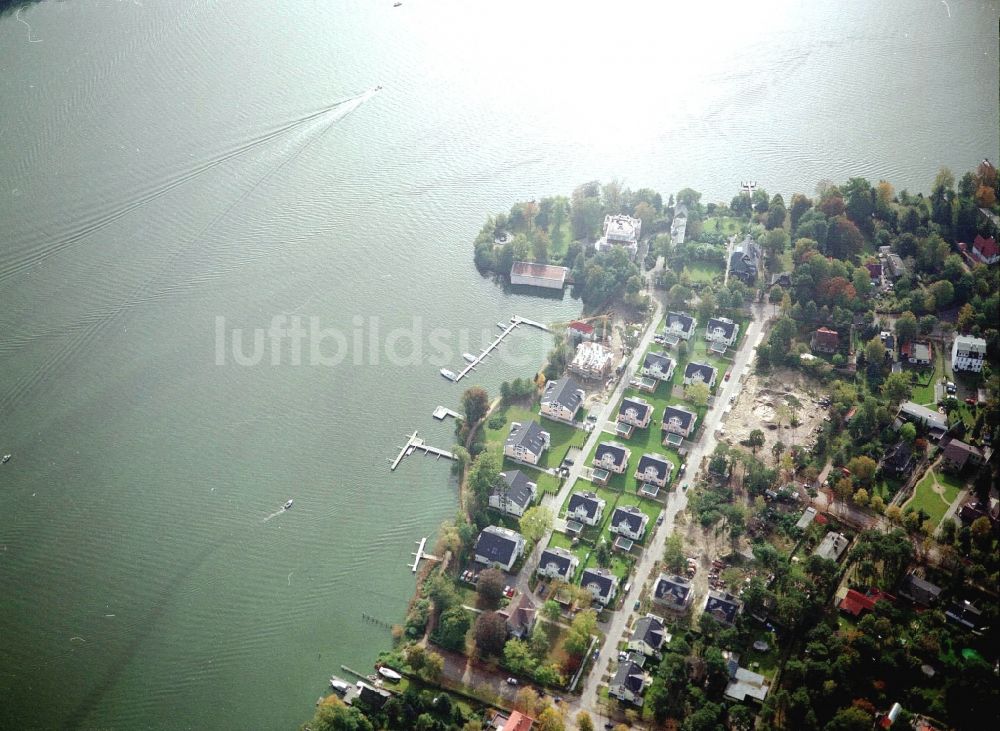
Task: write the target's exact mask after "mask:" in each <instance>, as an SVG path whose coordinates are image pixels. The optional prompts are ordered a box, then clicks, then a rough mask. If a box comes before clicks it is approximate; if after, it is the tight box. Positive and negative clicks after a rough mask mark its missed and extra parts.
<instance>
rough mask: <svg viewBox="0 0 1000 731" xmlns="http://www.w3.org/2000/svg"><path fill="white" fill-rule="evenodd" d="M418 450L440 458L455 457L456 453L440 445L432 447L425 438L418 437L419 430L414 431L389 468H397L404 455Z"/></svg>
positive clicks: (406, 455) (407, 455)
mask: <svg viewBox="0 0 1000 731" xmlns="http://www.w3.org/2000/svg"><path fill="white" fill-rule="evenodd" d="M416 450H420V451H422V452H423V453H424V454H433V455H434V456H435V457H437V458H439V459H440V458H441V457H444V458H445V459H455V455H454V454H452V453H451V452H449V451H448V450H446V449H441V448H439V447H432V446H431V445H429V444H427V443H426V442H425V441H424V440H423V439H421V438H420V437H418V436H417V432H413V434H411V435H410V438H409V439H407V440H406V444H404V445H403V447H402V449H400V450H399V454H397V455H396V459H394V460H393V461H392V465H391V466H390V467H389V469H390V470H395V469H396V468H397V467H399V463H400V462H402V461H403V457H409V456H410V455H411V454H413V452H414V451H416Z"/></svg>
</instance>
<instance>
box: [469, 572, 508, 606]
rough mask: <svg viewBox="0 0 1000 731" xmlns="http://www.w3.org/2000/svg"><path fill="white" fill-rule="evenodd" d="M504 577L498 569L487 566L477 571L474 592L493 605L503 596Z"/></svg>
mask: <svg viewBox="0 0 1000 731" xmlns="http://www.w3.org/2000/svg"><path fill="white" fill-rule="evenodd" d="M505 583H506V577H505V576H504V575H503V573H502V572H501V571H500V570H499V569H494V568H489V569H485V570H483V571H481V572H480V573H479V580H478V581H477V582H476V592H477V593H478V594H479V596H480V597H482V598H483V601H485V602H486V603H487V604H488V605H489V606H491V607H495V606H497V604H499V603H500V599H502V598H503V589H504V585H505Z"/></svg>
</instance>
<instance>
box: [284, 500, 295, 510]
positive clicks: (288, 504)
mask: <svg viewBox="0 0 1000 731" xmlns="http://www.w3.org/2000/svg"><path fill="white" fill-rule="evenodd" d="M294 502H295V501H294V500H289V501H288V502H287V503H285V504H284V505H282V506H281V509H282V510H288V509H289V508H290V507H292V503H294Z"/></svg>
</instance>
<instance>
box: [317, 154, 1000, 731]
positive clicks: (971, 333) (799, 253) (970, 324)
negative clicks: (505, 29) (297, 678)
mask: <svg viewBox="0 0 1000 731" xmlns="http://www.w3.org/2000/svg"><path fill="white" fill-rule="evenodd" d="M998 193H1000V187H998V176H997V171H996V169H995V167H994V166H993V165H992V163H990V162H989V161H988V160H984V161H983V162H982V163H981V164H980V165H979V166H978V167H977V168H976V169H975V170H972V171H969V172H967V173H965V174H964V175H962V176H961V177H960V178H958V179H956V178H955V176H954V175H953V174H952V173H951V172H950V171H948V170H941V171H940V173H939V174H938V175H937V176H936V178H935V179H934V180H933V182H932V185H931V188H930V194H929V195H924V194H923V193H917V194H912V193H909V192H907V191H905V190H900V191H896V190H895V189H894V188H893V186H892V185H891V183H889V182H887V181H878V182H876V183H872V182H871V181H868V180H865V179H864V178H851V179H849V180H847V181H844V182H840V183H834V182H830V181H823V182H821V183H820V184H819V185H817V186H816V187H815V190H814V191H813V192H812V193H810V194H804V193H793V194H792V195H790V197H789V198H788V199H787V202H786V200H785V198H784V197H783V196H782V195H781V194H774V195H769V194H768V193H767V192H766V191H765V190H763V189H762V188H760V187H758V186H756V185H752V184H747V185H746V186H744V188H743V189H742V190H738V192H737V193H736V194H735V196H734V197H733V198H732V199H731V200H730V201H729V202H728V203H725V202H718V203H705V202H703V201H702V199H701V198H702V197H701V195H700V194H699V193H698V192H696V191H694V190H691V189H684V190H681V191H679V192H678V193H676V194H674V195H670V196H668V197H667V199H666V201H664V200H663V198H662V196H661V195H660V194H659V193H656V192H654V191H652V190H649V189H641V190H638V191H631V190H629V189H628V188H626V187H624V186H622V185H621V184H619V183H617V182H612V183H610V184H606V185H601V184H599V183H596V182H591V183H586V184H584V185H581V186H579V187H578V188H577V189H576V190H575V191H573V192H572V194H571V195H570V196H569V197H553V198H544V199H541V200H540V201H530V202H522V203H516V204H514V205H513V206H512V207H511V209H510V211H509V212H506V213H499V214H495V215H493V216H490V217H489V218H488V219H487V221H486V222H485V224H484V225H483V228H482V230H481V231H480V233H479V235H478V236H477V237H476V239H475V242H474V250H473V256H474V261H475V264H476V267H477V268H478V269H479V271H480V272H482V273H484V274H487V275H490V276H494V277H496V279H497V280H498V283H500V284H502V285H504V286H511V282H512V280H513V279H515V278H517V282H516V283H515V284H514V285H513V286H517V287H524V288H525V291H526V292H527V293H529V294H530V293H531V292H532V291H533V290H535V289H537V290H539V293H541V294H545V292H543V291H542V290H545V289H561V288H562V286H564V285H565V284H567V283H568V285H569V286H570V287H572V295H573V296H577V297H579V298H580V300H581V303H582V306H583V314H582V315H581V317H580V319H579V320H576V321H573V322H570V323H563V324H560V325H554V324H553V326H552V327H553V331H554V339H555V343H554V345H553V349H552V352H551V354H550V356H549V359H548V362H547V363H546V364H544V365H542V364H540V366H541V368H540V371H539V372H538V373H530V372H526V373H524V374H522V376H521V377H520V378H518V379H516V380H514V381H512V382H510V383H505V384H503V386H502V388H501V390H500V393H499V394H496V395H494V397H492V398H491V396H490V395H489V394H487V393H486V391H485V390H484V389H482V388H480V387H477V386H473V387H471V388H469V389H468V390H466V391H465V394H464V396H463V397H462V406H463V410H464V419H463V420H461V421H459V422H458V423H457V426H456V432H455V433H456V444H455V446H454V447H453V448H452V452H453V454H454V455H455V456H456V460H455V463H454V465H455V467H454V468H455V470H456V472H457V475H458V480H459V484H460V488H461V489H460V506H459V510H458V512H457V514H456V517H455V518H454V520H452V521H449V522H447V523H445V524H444V525H442V526H441V529H440V530H439V532H438V536H437V541H436V546H435V548H434V553H435V554H436V556H437V557H439V558H441V559H442V560H441V561H439V562H436V563H433V564H430V563H428V564H425V565H424V567H423V568H422V569H421V571H420V572H419V573H418V579H417V589H416V594H415V595H414V597H413V600H412V601H411V603H410V607H409V610H408V612H407V615H406V617H405V619H404V621H403V623H401V624H400V625H399V626H398V627H396V628H394V638H395V644H394V646H393V648H392V649H391V650H389V651H387V652H385V653H382V655H380V657H379V658H378V663H377V664H378V666H380V667H385V668H391V669H392V670H393V671H394V672H396V673H398V674H399V675H401V676H402V679H401V680H399V681H398V682H391V681H388V680H382V679H379V680H378V681H367V682H366V681H359V682H358V683H357V687H352V688H351V689H350V690H349V691H348V692H347V694H346V697H342V692H343V690H344V688H341V689H340V692H335V693H333V694H331V695H330V696H328V697H327V698H325V699H323V700H321V702H320V703H319V704H318V706H317V710H316V714H315V716H314V718H313V719H312V720H311V721H310V722H308V723H306V724H304V726H303V728H308V729H311V731H327V730H337V731H340V730H341V729H343V730H347V729H350V730H352V731H353V730H355V729H358V730H362V731H364V730H367V729H421V730H426V731H437V730H440V731H445V730H451V729H461V730H462V731H479V730H481V729H489V728H492V729H504V730H507V731H512V730H514V729H516V730H517V731H527V730H528V729H531V730H533V731H562V730H563V729H581V730H582V731H588V730H590V729H595V728H601V727H603V728H606V729H618V730H619V731H620V730H621V729H630V728H636V729H638V728H648V729H680V730H681V731H715V730H716V729H737V730H740V731H750V729H789V730H792V729H794V730H795V731H798V730H800V729H805V730H808V731H812V730H815V731H853V730H855V729H856V730H857V731H867V730H868V729H871V728H873V727H881V728H892V729H903V728H908V729H927V730H930V729H939V730H940V731H945V730H946V729H979V728H981V727H982V726H983V725H984V722H985V723H988V722H989V718H990V717H992V716H994V715H995V710H994V709H995V708H996V707H997V705H998V702H1000V683H998V682H997V670H996V668H997V664H998V661H1000V635H998V630H1000V617H998V602H997V587H998V586H1000V553H998V540H1000V496H998V494H997V484H998V482H997V475H998V466H997V459H996V457H995V455H994V453H993V452H994V444H995V443H996V440H997V438H998V437H1000V332H998V327H1000V326H998V323H1000V274H998V272H1000V251H998V246H997V237H998V236H1000V215H998V213H1000V208H998V206H997V195H998ZM519 264H520V265H521V266H518V265H519ZM549 267H551V268H552V269H549ZM512 273H513V276H512Z"/></svg>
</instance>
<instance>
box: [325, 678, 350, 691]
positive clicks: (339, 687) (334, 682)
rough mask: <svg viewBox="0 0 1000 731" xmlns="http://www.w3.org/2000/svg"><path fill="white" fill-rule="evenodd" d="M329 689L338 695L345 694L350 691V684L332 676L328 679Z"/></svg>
mask: <svg viewBox="0 0 1000 731" xmlns="http://www.w3.org/2000/svg"><path fill="white" fill-rule="evenodd" d="M330 687H331V688H333V689H334V690H335V691H337V692H338V693H346V692H347V691H349V690H350V689H351V684H350V683H348V682H347V681H346V680H342V679H340V678H338V677H337V676H336V675H333V676H331V677H330Z"/></svg>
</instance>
